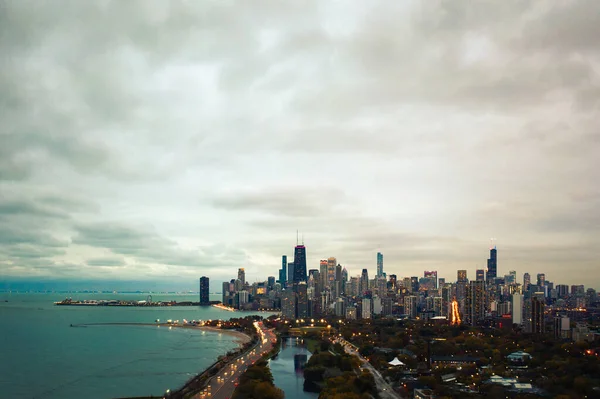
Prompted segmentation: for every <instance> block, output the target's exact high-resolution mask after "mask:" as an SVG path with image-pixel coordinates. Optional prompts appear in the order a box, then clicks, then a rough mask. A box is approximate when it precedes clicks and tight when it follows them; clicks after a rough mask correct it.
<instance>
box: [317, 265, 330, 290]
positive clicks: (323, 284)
mask: <svg viewBox="0 0 600 399" xmlns="http://www.w3.org/2000/svg"><path fill="white" fill-rule="evenodd" d="M319 272H320V273H319V274H320V275H321V290H324V289H325V288H327V286H328V284H327V282H328V280H327V259H321V261H320V262H319Z"/></svg>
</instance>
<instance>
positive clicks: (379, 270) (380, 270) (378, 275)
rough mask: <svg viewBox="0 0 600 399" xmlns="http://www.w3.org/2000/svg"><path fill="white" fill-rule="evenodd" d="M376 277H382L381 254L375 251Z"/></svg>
mask: <svg viewBox="0 0 600 399" xmlns="http://www.w3.org/2000/svg"><path fill="white" fill-rule="evenodd" d="M377 277H383V254H382V253H381V252H377Z"/></svg>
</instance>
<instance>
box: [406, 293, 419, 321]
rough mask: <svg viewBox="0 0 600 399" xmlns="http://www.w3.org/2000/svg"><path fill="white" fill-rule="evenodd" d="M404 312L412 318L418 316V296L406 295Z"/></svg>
mask: <svg viewBox="0 0 600 399" xmlns="http://www.w3.org/2000/svg"><path fill="white" fill-rule="evenodd" d="M404 314H405V315H407V316H408V317H410V318H411V319H416V318H417V297H416V296H414V295H409V296H405V297H404Z"/></svg>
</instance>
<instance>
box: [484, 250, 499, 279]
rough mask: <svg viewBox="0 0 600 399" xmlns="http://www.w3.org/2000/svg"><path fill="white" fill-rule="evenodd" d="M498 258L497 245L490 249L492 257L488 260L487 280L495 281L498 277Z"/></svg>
mask: <svg viewBox="0 0 600 399" xmlns="http://www.w3.org/2000/svg"><path fill="white" fill-rule="evenodd" d="M497 270H498V258H497V251H496V247H494V248H492V249H490V258H489V259H488V261H487V278H486V280H487V282H488V284H489V283H493V282H494V280H495V279H496V277H497Z"/></svg>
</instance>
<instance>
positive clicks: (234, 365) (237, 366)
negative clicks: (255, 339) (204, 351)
mask: <svg viewBox="0 0 600 399" xmlns="http://www.w3.org/2000/svg"><path fill="white" fill-rule="evenodd" d="M254 327H255V328H256V329H257V331H258V333H259V336H260V337H261V341H260V343H259V344H258V345H257V346H256V347H255V348H254V349H252V350H251V351H250V352H248V353H246V354H244V355H242V356H240V357H238V358H236V359H235V360H233V361H231V362H229V363H228V364H227V365H226V366H225V367H223V368H222V369H221V370H220V371H219V373H217V374H216V375H214V376H213V377H212V378H211V379H210V380H209V381H208V384H207V386H206V388H205V389H203V390H202V391H201V392H199V393H197V394H196V395H194V397H193V398H194V399H207V398H212V399H229V398H231V395H232V394H233V391H234V390H235V387H236V386H237V385H238V382H239V377H240V376H241V375H242V374H243V373H244V372H245V371H246V369H247V368H248V367H249V366H251V365H252V364H254V363H255V362H256V361H257V360H259V359H260V358H261V357H262V356H263V355H264V354H265V353H268V352H269V351H270V350H271V349H272V348H273V344H274V343H275V342H276V340H277V338H276V337H275V334H274V333H273V332H272V331H271V330H268V329H266V328H265V327H264V326H263V324H262V322H255V323H254Z"/></svg>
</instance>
